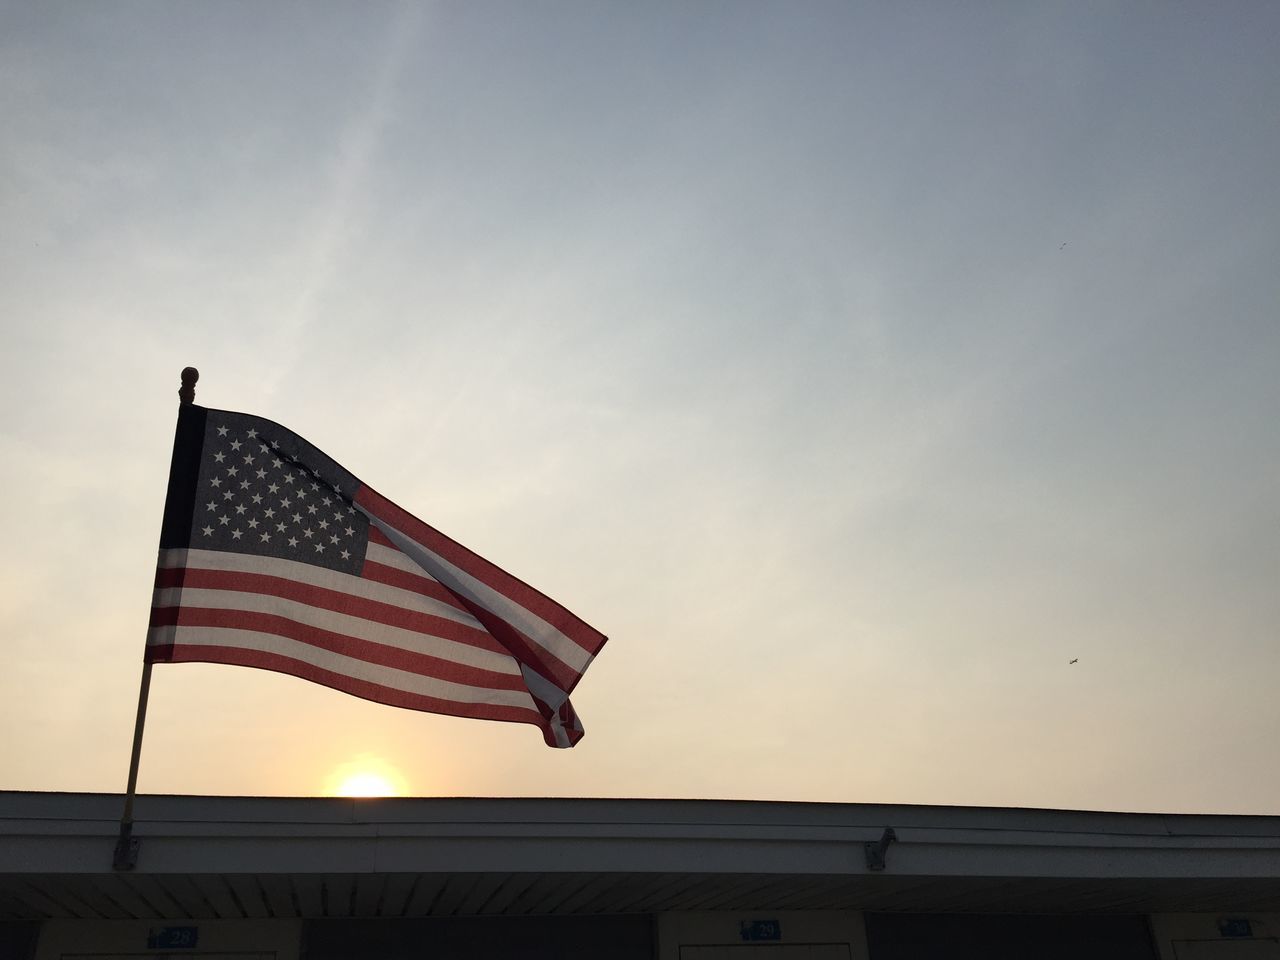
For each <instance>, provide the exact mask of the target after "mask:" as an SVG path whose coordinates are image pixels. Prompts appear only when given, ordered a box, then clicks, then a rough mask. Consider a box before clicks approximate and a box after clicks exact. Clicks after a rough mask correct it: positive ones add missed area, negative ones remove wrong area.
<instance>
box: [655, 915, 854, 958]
mask: <svg viewBox="0 0 1280 960" xmlns="http://www.w3.org/2000/svg"><path fill="white" fill-rule="evenodd" d="M657 927H658V952H657V957H658V960H869V958H868V955H867V938H866V933H865V931H864V929H863V924H862V915H861V914H860V913H856V912H854V911H834V910H833V911H816V910H815V911H787V910H754V911H750V912H742V913H738V912H728V911H723V912H721V911H717V912H690V913H664V914H659V916H658V922H657Z"/></svg>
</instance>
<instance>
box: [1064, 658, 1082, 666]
mask: <svg viewBox="0 0 1280 960" xmlns="http://www.w3.org/2000/svg"><path fill="white" fill-rule="evenodd" d="M1079 662H1080V658H1079V657H1076V658H1075V659H1074V660H1071V661H1069V662H1068V663H1067V666H1071V664H1073V663H1079Z"/></svg>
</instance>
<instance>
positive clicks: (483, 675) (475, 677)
mask: <svg viewBox="0 0 1280 960" xmlns="http://www.w3.org/2000/svg"><path fill="white" fill-rule="evenodd" d="M151 626H153V627H175V626H176V627H178V628H179V629H181V628H182V627H216V628H222V629H227V630H248V631H251V632H257V633H267V634H271V635H272V636H277V637H285V638H286V639H289V640H296V641H298V642H299V643H305V644H307V645H308V646H312V647H315V648H316V649H318V650H327V651H329V652H330V653H336V654H340V655H341V656H344V657H351V658H352V659H353V660H361V661H364V662H365V663H371V664H374V665H376V666H380V667H390V668H392V669H395V670H403V671H405V672H406V673H412V674H416V675H418V676H423V677H430V678H433V679H436V680H446V681H449V682H450V683H460V684H465V685H466V686H470V687H481V688H484V689H489V690H524V689H525V686H524V682H523V681H522V680H521V678H520V677H518V676H515V675H513V674H509V673H498V672H496V671H493V670H485V669H484V668H483V667H474V666H470V665H468V664H461V663H456V662H455V661H453V660H446V659H443V658H441V657H434V656H431V655H430V654H426V653H419V652H417V651H413V650H405V649H403V648H401V647H393V646H388V645H387V644H382V643H375V642H374V641H372V640H365V639H363V638H361V637H351V636H347V635H346V634H342V633H336V632H334V631H332V630H324V629H322V628H320V627H315V626H311V625H310V624H305V623H299V622H297V621H296V620H290V619H289V618H288V617H282V616H278V615H276V614H271V613H255V612H252V611H248V610H221V609H216V608H211V607H190V606H184V607H156V608H155V609H153V610H152V611H151Z"/></svg>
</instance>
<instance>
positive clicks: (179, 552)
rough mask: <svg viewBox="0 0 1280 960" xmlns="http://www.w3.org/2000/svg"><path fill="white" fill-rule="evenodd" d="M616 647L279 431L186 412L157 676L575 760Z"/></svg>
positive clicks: (160, 570) (156, 618)
mask: <svg viewBox="0 0 1280 960" xmlns="http://www.w3.org/2000/svg"><path fill="white" fill-rule="evenodd" d="M605 640H606V638H605V636H604V635H603V634H602V633H600V632H599V631H598V630H595V629H594V628H592V627H590V626H588V625H587V624H586V623H585V622H583V621H582V620H581V619H579V618H578V617H576V616H574V615H573V614H572V613H570V612H569V611H568V610H566V609H565V608H564V607H562V606H560V605H559V604H558V603H556V602H555V601H553V600H551V599H549V598H548V597H546V596H544V595H543V594H541V593H539V592H538V591H537V590H535V589H533V588H532V587H530V586H528V585H527V584H525V583H524V582H523V581H521V580H518V579H517V578H515V577H513V576H512V575H511V574H509V573H507V572H505V571H504V570H502V569H500V568H499V567H497V566H495V565H494V564H492V563H490V562H489V561H488V560H485V559H484V558H483V557H480V556H478V555H477V554H475V553H473V552H472V551H470V550H468V549H467V548H466V547H463V546H462V545H460V544H458V543H456V542H455V541H453V540H451V539H450V538H449V537H447V536H445V535H444V534H442V533H440V532H439V531H438V530H436V529H434V528H433V527H431V526H428V525H427V524H425V523H423V522H422V521H421V520H419V519H417V518H416V517H414V516H412V515H411V514H409V513H408V512H406V511H405V510H403V509H401V508H400V507H398V506H396V505H395V504H394V503H392V502H391V501H390V500H387V499H386V498H385V497H383V496H381V495H380V494H378V493H377V492H375V491H374V490H373V489H371V488H370V487H368V486H367V485H365V484H364V483H362V482H361V481H360V480H358V479H357V478H356V477H355V476H354V475H352V474H351V473H350V472H348V471H347V470H345V469H344V468H343V467H341V466H340V465H339V464H338V463H336V462H335V461H334V460H332V459H331V458H330V457H328V456H326V455H325V454H324V453H322V452H321V451H320V450H318V449H317V448H316V447H314V446H312V445H311V444H310V443H308V442H307V441H306V440H304V439H302V438H301V437H299V436H298V435H297V434H295V433H292V432H291V431H289V430H287V429H285V428H284V427H282V426H280V425H279V424H277V423H273V422H272V421H270V420H266V419H263V418H261V417H255V416H250V415H248V414H243V413H233V412H230V411H225V410H213V409H208V408H205V407H201V406H197V405H196V404H183V405H182V406H181V407H180V408H179V413H178V428H177V435H176V438H175V441H174V449H173V462H172V465H171V467H170V473H169V489H168V495H167V497H166V500H165V510H164V521H163V524H162V528H161V535H160V559H159V564H158V567H157V570H156V582H155V594H154V598H153V601H152V608H151V622H150V628H149V630H148V633H147V648H146V660H147V661H148V662H151V663H185V662H193V661H199V662H205V663H226V664H236V665H240V666H246V667H258V668H261V669H264V670H274V671H278V672H280V673H288V674H292V675H293V676H296V677H301V678H303V679H305V680H311V681H313V682H315V683H320V684H324V685H325V686H328V687H332V688H334V689H336V690H341V691H344V692H345V693H350V694H354V695H355V696H358V697H363V698H365V699H367V700H374V701H377V702H379V703H386V704H391V705H393V706H398V707H407V708H409V709H411V710H425V711H428V712H431V713H441V714H448V715H451V716H458V717H474V718H477V719H484V720H506V721H512V722H517V723H532V724H535V725H536V726H538V727H539V728H540V729H541V730H542V734H543V738H544V739H545V740H546V742H547V743H548V744H549V745H550V746H554V747H572V746H573V745H574V744H575V743H577V742H578V741H579V740H580V739H582V735H583V729H582V723H581V722H580V721H579V719H578V716H577V714H576V713H575V712H574V709H573V706H572V704H571V703H570V702H569V694H571V693H572V692H573V689H574V687H575V686H577V683H578V681H579V680H580V679H582V675H583V673H584V671H585V670H586V669H587V667H588V666H589V665H590V664H591V661H592V660H593V659H594V658H595V656H596V654H597V653H599V652H600V648H601V647H603V646H604V643H605Z"/></svg>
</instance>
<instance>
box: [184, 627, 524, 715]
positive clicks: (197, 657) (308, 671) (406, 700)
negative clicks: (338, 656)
mask: <svg viewBox="0 0 1280 960" xmlns="http://www.w3.org/2000/svg"><path fill="white" fill-rule="evenodd" d="M166 662H169V663H225V664H230V665H232V666H238V667H257V668H258V669H261V670H271V671H274V672H276V673H287V674H290V675H292V676H295V677H300V678H301V679H303V680H310V681H311V682H312V683H319V684H321V685H322V686H326V687H331V688H332V689H334V690H340V691H342V692H343V693H349V694H352V695H353V696H357V697H361V698H362V699H365V700H372V701H373V702H375V703H385V704H389V705H390V706H393V707H404V708H405V709H407V710H425V711H427V712H429V713H441V714H446V715H448V716H454V717H468V718H471V719H474V720H503V721H507V722H513V723H530V724H533V725H534V726H535V727H540V728H542V729H543V732H544V735H545V734H546V727H547V723H546V721H545V720H544V719H543V718H542V716H541V714H539V713H538V712H537V711H536V710H525V709H522V708H520V707H504V706H500V705H496V704H490V703H461V702H459V701H456V700H440V699H437V698H435V697H427V696H423V695H422V694H417V693H406V692H405V691H403V690H396V689H393V688H391V687H384V686H382V685H381V684H377V683H370V682H368V681H366V680H357V679H355V678H354V677H349V676H346V675H344V674H340V673H334V672H333V671H332V670H325V669H324V668H322V667H316V666H313V665H312V664H309V663H303V662H302V661H300V660H294V659H292V658H291V657H286V656H282V655H280V654H276V653H265V652H262V651H259V650H244V649H241V648H239V647H221V646H214V645H210V644H196V643H176V644H174V645H173V647H172V650H171V651H170V656H169V658H168V660H167V661H166Z"/></svg>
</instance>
